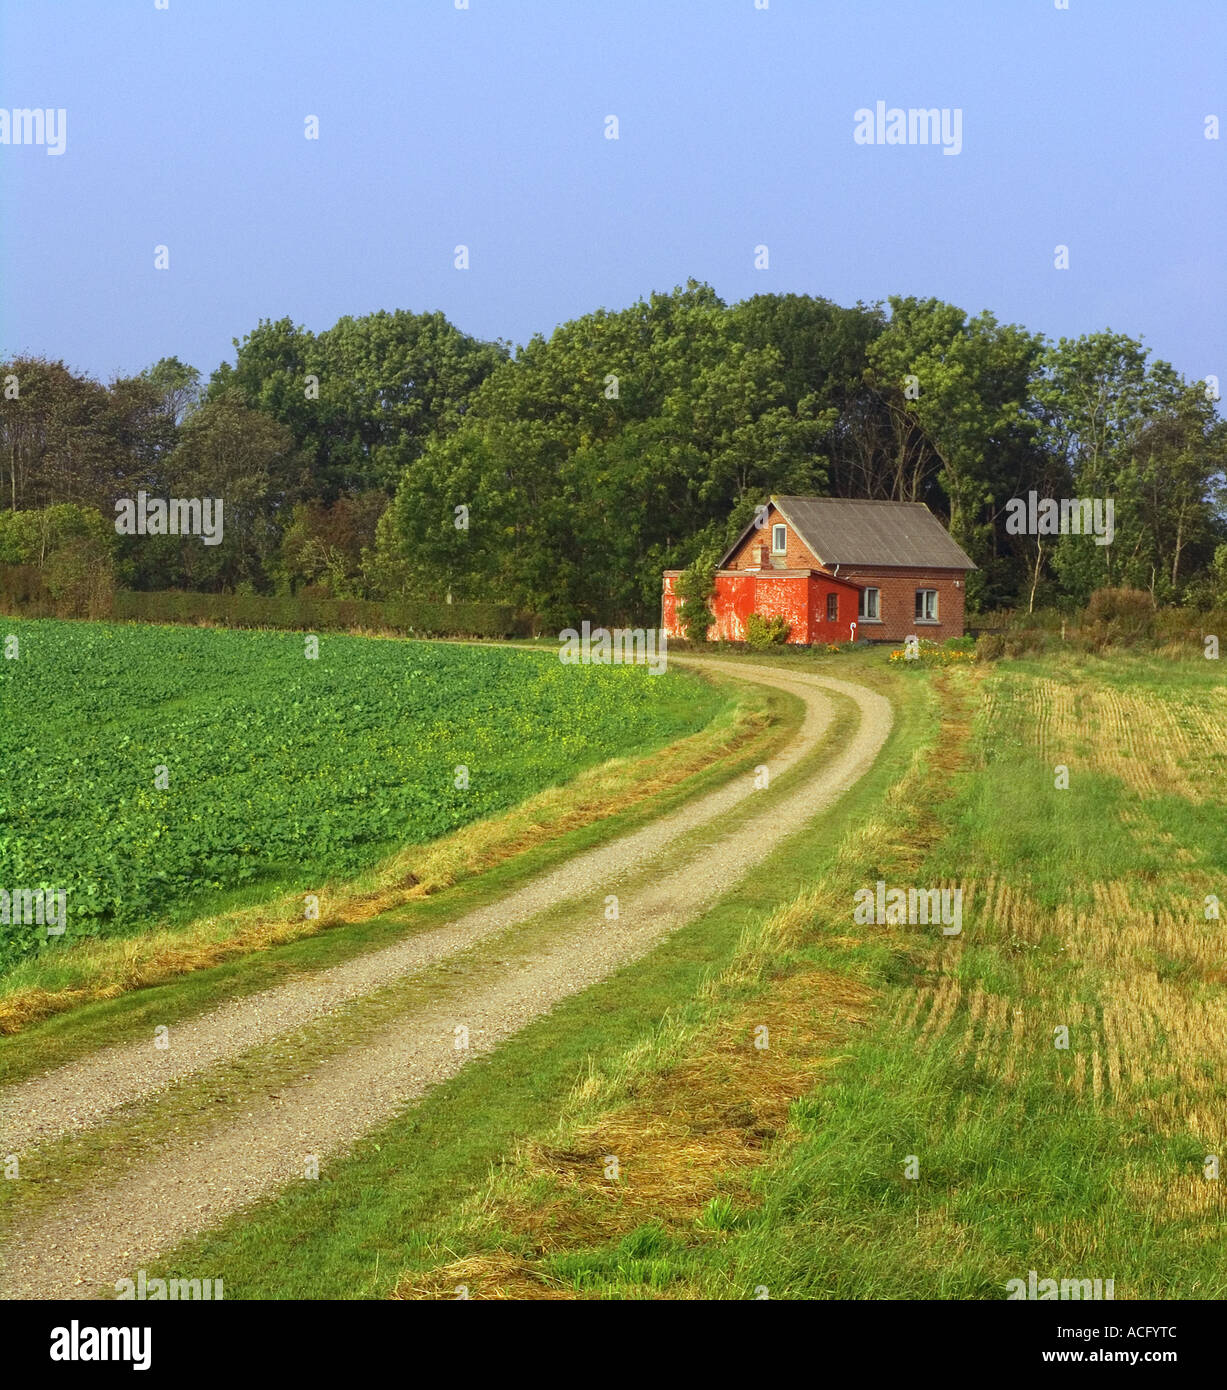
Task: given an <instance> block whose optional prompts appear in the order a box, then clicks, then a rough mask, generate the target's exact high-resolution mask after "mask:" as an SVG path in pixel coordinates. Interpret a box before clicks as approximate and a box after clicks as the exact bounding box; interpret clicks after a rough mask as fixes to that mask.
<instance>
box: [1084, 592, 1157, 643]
mask: <svg viewBox="0 0 1227 1390" xmlns="http://www.w3.org/2000/svg"><path fill="white" fill-rule="evenodd" d="M1154 618H1155V606H1154V604H1153V603H1152V602H1151V598H1150V595H1149V594H1148V593H1147V592H1146V590H1145V589H1096V590H1095V592H1094V593H1093V594H1092V595H1091V597H1090V599H1089V601H1088V602H1087V605H1086V612H1085V614H1084V619H1085V621H1086V622H1088V623H1101V622H1102V623H1115V624H1116V625H1117V627H1116V631H1117V632H1119V633H1120V634H1121V635H1122V636H1129V637H1145V636H1149V635H1150V632H1151V630H1152V629H1153V627H1154Z"/></svg>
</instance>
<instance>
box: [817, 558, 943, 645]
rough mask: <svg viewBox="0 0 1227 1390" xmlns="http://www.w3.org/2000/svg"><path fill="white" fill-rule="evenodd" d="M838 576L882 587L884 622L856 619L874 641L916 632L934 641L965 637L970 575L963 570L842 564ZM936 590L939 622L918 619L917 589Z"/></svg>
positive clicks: (863, 633)
mask: <svg viewBox="0 0 1227 1390" xmlns="http://www.w3.org/2000/svg"><path fill="white" fill-rule="evenodd" d="M839 577H840V578H841V579H850V580H852V581H853V582H854V583H856V584H861V585H866V586H872V587H874V588H876V589H878V590H879V591H880V595H879V601H878V611H879V613H880V614H881V619H882V620H881V622H878V623H873V622H868V621H866V620H865V619H863V618H861V619H858V621H857V632H856V635H857V636H858V637H868V638H869V640H870V641H871V642H887V641H889V642H900V641H902V640H903V638H905V637H908V636H910V635H911V634H913V633H914V634H915V635H916V636H917V637H927V638H929V639H930V640H932V641H934V642H943V641H945V639H946V638H947V637H962V635H963V618H964V608H965V600H966V594H967V590H966V588H965V587H964V586H965V584H966V580H967V576H966V575H965V574H964V573H963V572H962V570H922V569H886V568H882V569H875V568H874V567H873V566H870V565H840V567H839ZM917 589H936V590H937V622H936V623H925V622H917V620H916V590H917Z"/></svg>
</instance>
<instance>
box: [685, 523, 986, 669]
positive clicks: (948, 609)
mask: <svg viewBox="0 0 1227 1390" xmlns="http://www.w3.org/2000/svg"><path fill="white" fill-rule="evenodd" d="M974 569H975V565H974V564H972V562H971V560H970V559H969V558H968V557H967V556H966V555H965V554H964V553H963V551H962V550H961V549H960V548H959V546H958V545H956V544H955V542H954V540H953V539H952V538H951V536H950V533H949V532H948V531H947V530H946V528H945V527H944V526H943V525H942V524H941V522H940V521H938V519H937V518H936V517H935V516H934V515H933V513H932V512H931V511H930V510H929V509H928V507H926V506H925V505H924V504H923V503H922V502H862V501H857V500H854V499H849V498H843V497H773V498H772V499H771V501H770V503H769V504H768V506H767V507H766V509H765V511H764V512H762V513H761V514H760V515H759V516H758V517H756V518H755V520H754V521H752V522H751V523H750V524H749V525H748V526H747V527H746V529H745V530H744V531H743V532H742V533H741V535H740V536H738V538H737V539H736V540H735V541H734V542H733V544H732V545H731V546H730V547H729V549H728V550H727V551H726V552H725V554H724V556H723V557H722V558H721V561H720V567H719V568H718V569H717V571H716V594H715V597H714V598H713V600H712V612H713V615H714V621H713V623H712V626H711V628H709V630H708V637H709V638H710V639H711V640H713V641H725V642H740V641H743V640H744V639H745V630H746V619H747V618H748V617H749V615H750V614H751V613H758V614H759V615H760V616H762V617H764V618H769V617H775V616H777V615H779V616H782V617H784V618H787V620H788V622H789V625H790V626H789V633H788V640H789V642H793V643H799V644H812V643H816V642H846V641H847V640H848V639H849V637H852V636H855V637H857V638H868V639H869V640H870V641H882V642H900V641H902V640H903V638H905V637H908V636H911V635H915V636H917V637H927V638H930V639H932V640H933V641H941V640H943V639H944V638H947V637H961V636H962V635H963V607H964V598H965V593H966V581H967V575H968V572H969V571H971V570H974ZM680 573H681V571H680V570H666V571H665V576H664V595H663V600H662V606H661V618H662V626H663V628H664V631H665V633H666V634H667V635H668V636H670V637H681V636H682V635H683V633H682V629H681V626H680V624H679V622H678V618H677V605H678V599H677V595H676V592H675V585H676V582H677V577H678V575H679V574H680Z"/></svg>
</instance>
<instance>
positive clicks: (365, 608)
mask: <svg viewBox="0 0 1227 1390" xmlns="http://www.w3.org/2000/svg"><path fill="white" fill-rule="evenodd" d="M114 616H115V617H116V618H117V619H119V620H120V621H123V622H137V623H195V622H210V623H217V624H219V625H220V626H223V627H272V628H295V629H304V630H307V631H326V630H329V629H337V628H341V629H345V628H353V627H364V628H386V629H389V630H390V631H393V632H402V633H405V634H407V635H413V636H418V637H514V636H518V635H520V634H521V633H522V631H523V624H522V623H521V622H520V621H519V620H518V619H517V617H516V614H515V610H514V609H513V608H511V607H510V605H508V604H503V603H428V602H425V601H417V600H412V599H398V600H389V601H388V602H386V603H376V602H373V601H371V600H368V599H335V598H271V597H268V596H266V595H264V594H196V593H181V592H178V591H174V590H171V591H166V592H157V593H137V592H135V591H133V590H128V589H121V590H119V592H118V593H116V595H115V608H114Z"/></svg>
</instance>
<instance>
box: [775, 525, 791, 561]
mask: <svg viewBox="0 0 1227 1390" xmlns="http://www.w3.org/2000/svg"><path fill="white" fill-rule="evenodd" d="M781 532H782V533H783V534H782V535H781ZM787 551H788V527H787V526H785V525H784V523H783V522H782V521H776V522H773V523H772V527H771V553H772V555H784V554H786V553H787Z"/></svg>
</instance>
